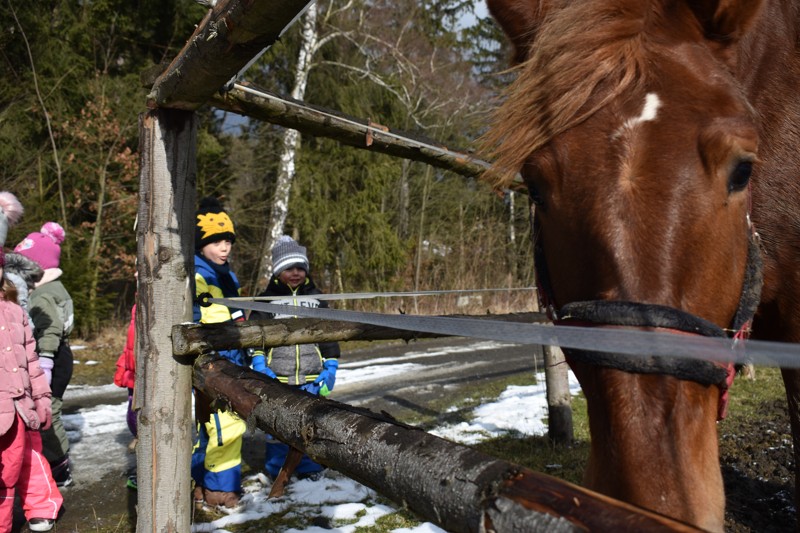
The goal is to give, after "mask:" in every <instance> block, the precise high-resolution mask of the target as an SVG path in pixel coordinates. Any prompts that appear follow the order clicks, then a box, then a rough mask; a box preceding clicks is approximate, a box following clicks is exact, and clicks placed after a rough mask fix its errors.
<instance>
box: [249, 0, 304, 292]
mask: <svg viewBox="0 0 800 533" xmlns="http://www.w3.org/2000/svg"><path fill="white" fill-rule="evenodd" d="M318 43H319V34H318V33H317V4H316V2H314V3H312V4H311V5H310V6H309V7H308V10H307V11H306V13H305V15H304V16H303V32H302V39H301V43H300V52H299V54H298V56H297V68H296V69H295V73H294V87H293V88H292V94H291V96H292V98H294V99H295V100H303V98H304V97H305V94H306V87H307V85H308V74H309V72H310V71H311V59H312V57H313V56H314V53H316V50H317V46H318ZM282 145H283V148H282V150H281V158H280V165H279V167H278V168H279V170H278V179H277V181H276V183H275V196H273V198H272V207H271V209H270V217H269V226H268V227H267V231H266V233H265V236H264V243H263V245H262V248H261V250H262V258H261V267H260V268H259V276H258V282H257V284H256V286H257V288H258V289H262V288H263V287H265V286H266V284H267V282H268V281H269V277H270V275H271V272H272V253H271V251H272V247H273V246H274V244H275V243H276V242H277V241H278V239H279V238H280V236H281V235H283V228H284V226H285V225H286V216H287V214H288V213H289V195H290V193H291V190H292V181H293V180H294V175H295V164H296V159H297V151H298V150H299V148H300V132H299V131H297V130H294V129H286V130H285V131H284V133H283V143H282Z"/></svg>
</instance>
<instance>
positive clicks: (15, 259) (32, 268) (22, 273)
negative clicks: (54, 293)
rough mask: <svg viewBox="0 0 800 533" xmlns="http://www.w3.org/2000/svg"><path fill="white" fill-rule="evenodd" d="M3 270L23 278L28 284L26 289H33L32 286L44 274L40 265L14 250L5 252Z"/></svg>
mask: <svg viewBox="0 0 800 533" xmlns="http://www.w3.org/2000/svg"><path fill="white" fill-rule="evenodd" d="M5 270H6V271H7V272H9V273H11V274H16V275H18V276H19V277H21V278H22V279H23V280H25V284H26V285H28V290H33V288H34V286H35V285H36V284H37V283H38V282H39V281H41V279H42V276H44V270H42V267H40V266H39V265H38V263H36V261H33V260H31V259H28V258H27V257H25V256H24V255H22V254H18V253H16V252H8V253H7V254H6V266H5Z"/></svg>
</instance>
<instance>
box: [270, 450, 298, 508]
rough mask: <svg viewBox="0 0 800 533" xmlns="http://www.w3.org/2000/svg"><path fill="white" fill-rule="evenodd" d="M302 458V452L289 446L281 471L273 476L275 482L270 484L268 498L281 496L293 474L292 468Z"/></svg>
mask: <svg viewBox="0 0 800 533" xmlns="http://www.w3.org/2000/svg"><path fill="white" fill-rule="evenodd" d="M302 458H303V452H301V451H300V450H298V449H297V448H292V447H291V446H289V453H287V454H286V459H285V460H284V461H283V466H282V467H281V471H280V472H278V477H276V478H275V482H274V483H273V484H272V489H270V491H269V496H268V498H280V497H281V496H283V493H284V489H286V485H288V484H289V478H290V477H292V474H294V469H295V468H297V465H299V464H300V460H301V459H302Z"/></svg>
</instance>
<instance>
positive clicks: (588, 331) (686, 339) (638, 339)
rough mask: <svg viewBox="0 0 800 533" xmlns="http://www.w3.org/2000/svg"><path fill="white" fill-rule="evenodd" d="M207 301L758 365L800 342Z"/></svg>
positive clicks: (792, 360)
mask: <svg viewBox="0 0 800 533" xmlns="http://www.w3.org/2000/svg"><path fill="white" fill-rule="evenodd" d="M209 301H210V302H211V303H218V304H223V305H226V306H231V307H236V308H239V309H251V310H254V311H263V312H266V313H275V314H282V315H286V314H287V311H288V312H290V313H292V314H294V315H297V316H302V317H310V318H321V319H325V320H340V321H343V322H359V323H362V324H370V325H373V326H382V327H390V328H395V329H403V330H410V331H424V332H428V333H437V334H440V335H453V336H457V337H473V338H478V339H484V340H494V341H499V342H513V343H516V344H536V345H547V346H560V347H562V348H574V349H578V350H590V351H595V352H610V353H615V354H624V355H629V356H633V357H641V358H649V357H655V356H658V357H678V358H688V359H700V360H705V361H716V362H719V363H729V362H733V363H743V364H744V363H753V364H756V365H760V366H771V367H781V368H800V344H794V343H779V342H769V341H754V340H748V341H734V340H732V339H721V338H712V337H700V336H686V335H679V334H674V333H661V332H650V331H635V330H627V329H616V328H614V329H610V328H587V327H578V326H552V325H541V324H527V323H520V322H514V323H509V322H500V321H492V320H485V319H484V320H478V319H470V318H447V317H428V316H419V315H386V314H382V313H365V312H359V311H343V310H338V309H321V308H311V307H303V306H293V305H277V304H270V303H264V302H254V301H242V300H234V299H231V298H210V299H209Z"/></svg>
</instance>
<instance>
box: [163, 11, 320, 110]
mask: <svg viewBox="0 0 800 533" xmlns="http://www.w3.org/2000/svg"><path fill="white" fill-rule="evenodd" d="M311 1H312V0H259V1H257V2H256V1H253V0H220V1H219V2H218V3H217V5H216V6H215V7H214V8H213V9H211V10H209V12H208V14H207V15H206V16H205V18H203V21H202V22H201V23H200V24H199V25H198V26H197V29H195V31H194V33H193V34H192V36H191V38H189V40H188V41H187V42H186V45H185V46H184V47H183V49H182V50H181V51H180V52H179V53H178V55H177V56H175V59H173V60H172V63H170V65H169V67H167V70H166V71H164V73H162V74H161V75H160V76H159V77H158V78H157V79H156V81H155V84H154V85H153V88H152V90H151V91H150V94H148V95H147V105H148V106H149V107H151V108H154V107H171V108H178V109H188V110H194V109H197V108H198V107H200V106H201V105H203V104H205V103H206V102H207V101H208V99H209V98H210V97H211V95H212V94H213V93H215V92H217V91H219V90H220V89H222V87H223V86H224V85H225V84H226V83H227V82H228V81H229V80H230V79H231V78H232V77H233V76H234V75H236V74H237V73H238V72H239V71H240V70H241V69H242V67H244V66H245V65H247V63H248V62H249V61H250V60H251V59H252V58H253V57H255V56H256V55H257V54H258V53H259V52H261V50H263V49H264V48H266V47H268V46H270V45H272V44H273V43H274V42H275V41H277V40H278V38H279V37H280V35H281V34H282V33H283V31H284V30H285V29H286V28H287V27H288V26H289V25H290V24H291V23H292V22H293V21H294V19H295V18H296V17H297V15H298V14H299V13H301V12H302V11H303V10H304V9H305V8H306V6H307V5H308V4H309V3H310V2H311Z"/></svg>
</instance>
